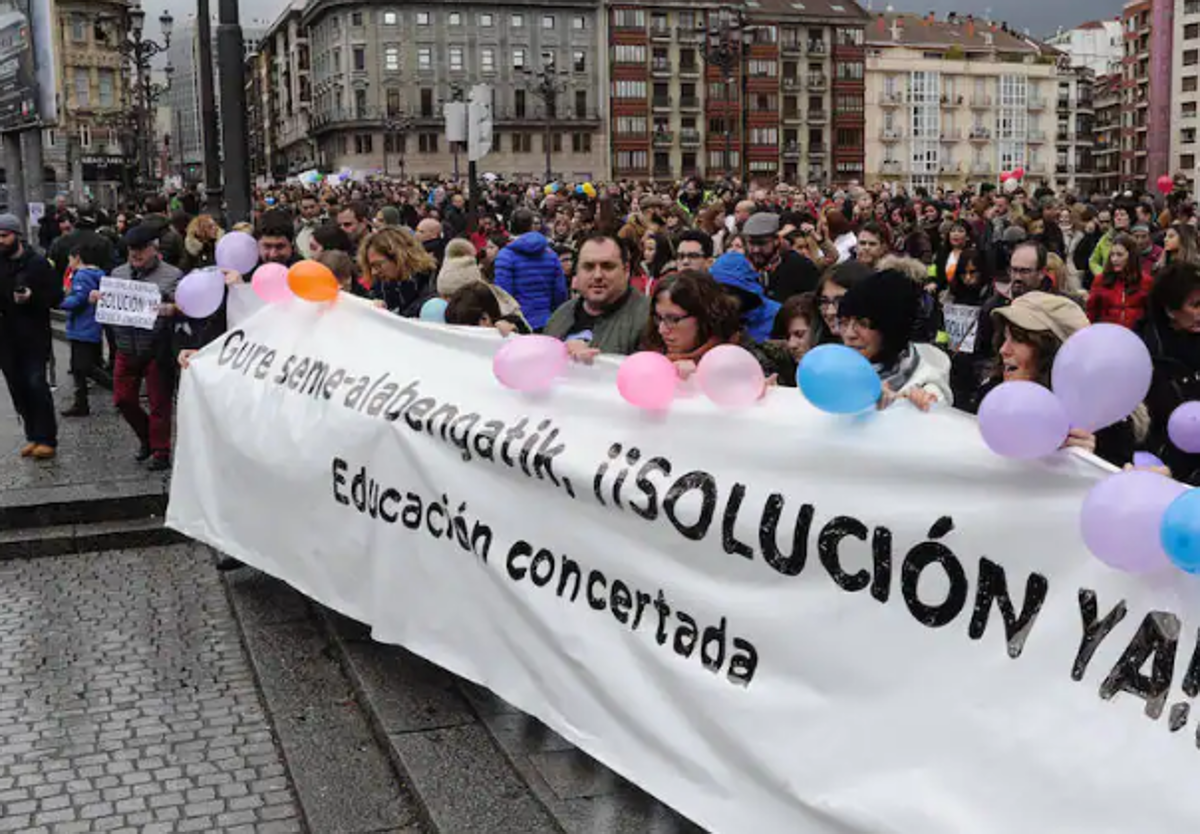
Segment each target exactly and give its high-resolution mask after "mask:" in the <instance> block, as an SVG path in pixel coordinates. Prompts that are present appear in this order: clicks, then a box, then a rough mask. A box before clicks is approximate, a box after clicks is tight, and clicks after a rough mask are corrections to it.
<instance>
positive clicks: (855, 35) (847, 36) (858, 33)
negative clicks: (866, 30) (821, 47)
mask: <svg viewBox="0 0 1200 834" xmlns="http://www.w3.org/2000/svg"><path fill="white" fill-rule="evenodd" d="M834 37H835V38H836V39H837V41H836V42H837V43H838V44H840V45H841V46H862V45H863V30H862V29H838V30H837V32H835V33H834Z"/></svg>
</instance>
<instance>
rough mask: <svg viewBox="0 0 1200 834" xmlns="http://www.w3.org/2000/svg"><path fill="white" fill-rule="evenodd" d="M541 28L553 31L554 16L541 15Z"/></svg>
mask: <svg viewBox="0 0 1200 834" xmlns="http://www.w3.org/2000/svg"><path fill="white" fill-rule="evenodd" d="M542 28H543V29H553V28H554V15H552V14H544V15H542Z"/></svg>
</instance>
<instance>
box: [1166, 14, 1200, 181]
mask: <svg viewBox="0 0 1200 834" xmlns="http://www.w3.org/2000/svg"><path fill="white" fill-rule="evenodd" d="M1174 11H1175V13H1174V30H1175V31H1174V35H1173V38H1172V43H1173V47H1174V48H1173V49H1172V50H1171V123H1170V127H1169V130H1168V131H1167V132H1168V133H1169V135H1170V142H1171V163H1170V171H1169V173H1170V174H1171V175H1172V176H1176V175H1181V176H1183V177H1184V178H1185V179H1186V180H1187V181H1188V183H1190V185H1189V189H1190V190H1191V191H1192V192H1193V193H1195V190H1196V186H1197V184H1200V177H1198V171H1197V160H1198V158H1200V144H1197V140H1196V130H1197V128H1200V116H1197V113H1196V107H1197V104H1198V103H1200V0H1177V2H1176V3H1175V10H1174Z"/></svg>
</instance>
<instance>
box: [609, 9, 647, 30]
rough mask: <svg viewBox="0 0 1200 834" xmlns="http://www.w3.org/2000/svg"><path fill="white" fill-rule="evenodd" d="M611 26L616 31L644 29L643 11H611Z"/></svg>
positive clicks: (644, 14)
mask: <svg viewBox="0 0 1200 834" xmlns="http://www.w3.org/2000/svg"><path fill="white" fill-rule="evenodd" d="M613 25H614V26H616V27H617V28H618V29H645V28H646V12H645V10H644V9H613Z"/></svg>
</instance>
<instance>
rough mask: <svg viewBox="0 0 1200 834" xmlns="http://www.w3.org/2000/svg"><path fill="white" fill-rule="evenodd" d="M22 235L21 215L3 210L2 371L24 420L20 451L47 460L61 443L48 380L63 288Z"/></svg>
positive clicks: (0, 256) (0, 221)
mask: <svg viewBox="0 0 1200 834" xmlns="http://www.w3.org/2000/svg"><path fill="white" fill-rule="evenodd" d="M24 237H25V230H24V228H23V226H22V223H21V221H20V220H18V219H17V218H16V217H15V216H14V215H11V214H0V372H3V374H4V381H5V382H6V383H8V392H9V394H11V395H12V401H13V406H14V407H15V408H16V411H17V414H18V415H20V417H21V422H22V423H24V426H25V445H24V446H22V447H21V457H23V458H34V459H37V460H48V459H50V458H53V457H54V456H55V454H56V450H57V448H58V421H57V419H56V418H55V416H54V400H53V398H51V396H50V384H49V382H47V380H46V363H47V362H49V360H50V351H51V350H52V347H51V344H52V343H51V338H50V311H51V310H52V309H53V308H55V307H57V306H58V305H59V304H60V303H61V302H62V298H63V293H62V284H61V283H59V282H58V281H57V280H55V278H54V271H53V269H51V267H50V262H49V261H47V260H46V259H45V258H44V257H42V256H41V255H39V254H38V253H37V252H35V251H33V249H32V248H31V247H30V246H28V245H27V244H26V243H25V240H24Z"/></svg>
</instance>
